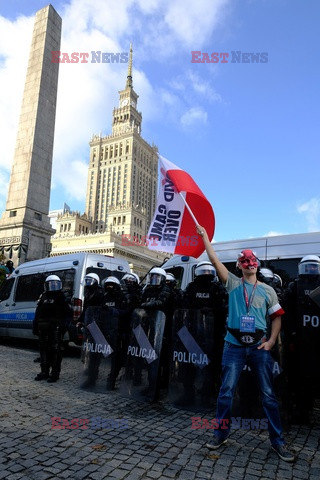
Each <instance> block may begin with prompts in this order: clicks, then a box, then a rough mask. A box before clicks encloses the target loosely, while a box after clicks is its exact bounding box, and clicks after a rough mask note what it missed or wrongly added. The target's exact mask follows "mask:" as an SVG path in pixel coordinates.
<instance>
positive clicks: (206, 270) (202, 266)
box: [194, 261, 217, 277]
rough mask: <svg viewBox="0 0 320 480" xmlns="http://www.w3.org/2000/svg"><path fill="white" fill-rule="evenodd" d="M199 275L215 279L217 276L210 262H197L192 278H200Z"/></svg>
mask: <svg viewBox="0 0 320 480" xmlns="http://www.w3.org/2000/svg"><path fill="white" fill-rule="evenodd" d="M201 275H211V276H212V277H215V276H216V275H217V272H216V269H215V268H214V266H213V265H212V263H210V262H206V261H204V262H199V263H197V265H196V268H195V269H194V276H195V277H200V276H201Z"/></svg>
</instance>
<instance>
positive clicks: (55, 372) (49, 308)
mask: <svg viewBox="0 0 320 480" xmlns="http://www.w3.org/2000/svg"><path fill="white" fill-rule="evenodd" d="M71 318H72V309H71V306H70V305H69V304H68V302H67V300H66V298H65V296H64V294H63V292H62V291H61V290H58V291H48V292H44V293H43V294H42V295H41V296H40V298H39V300H38V304H37V308H36V311H35V318H34V321H33V334H34V335H38V336H39V349H40V365H41V373H39V374H38V375H37V376H36V378H35V379H36V380H42V379H46V378H48V377H49V371H50V368H51V375H50V379H49V380H51V381H56V380H58V378H59V375H60V370H61V360H62V355H61V343H62V338H63V335H64V334H65V332H66V330H67V327H68V324H69V322H70V321H71Z"/></svg>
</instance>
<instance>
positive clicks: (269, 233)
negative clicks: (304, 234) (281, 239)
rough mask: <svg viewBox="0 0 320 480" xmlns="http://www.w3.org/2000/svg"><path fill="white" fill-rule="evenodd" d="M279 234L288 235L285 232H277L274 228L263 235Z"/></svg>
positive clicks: (273, 235)
mask: <svg viewBox="0 0 320 480" xmlns="http://www.w3.org/2000/svg"><path fill="white" fill-rule="evenodd" d="M278 235H286V234H285V233H283V232H276V231H274V230H270V232H268V233H265V234H264V235H263V237H277V236H278Z"/></svg>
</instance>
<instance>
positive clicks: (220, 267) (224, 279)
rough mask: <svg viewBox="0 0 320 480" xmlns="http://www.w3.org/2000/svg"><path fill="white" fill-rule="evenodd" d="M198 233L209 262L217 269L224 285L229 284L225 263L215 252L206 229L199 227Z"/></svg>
mask: <svg viewBox="0 0 320 480" xmlns="http://www.w3.org/2000/svg"><path fill="white" fill-rule="evenodd" d="M197 233H198V234H199V235H200V236H201V237H202V240H203V243H204V246H205V249H206V251H207V254H208V257H209V260H210V262H211V263H212V265H213V266H214V268H215V269H216V271H217V274H218V277H219V278H220V280H221V282H222V283H223V284H225V283H227V279H228V269H227V268H226V267H225V266H224V265H223V263H221V262H220V260H219V258H218V256H217V254H216V252H215V251H214V249H213V247H212V245H211V243H210V240H209V237H208V234H207V232H206V229H205V228H204V227H201V225H197Z"/></svg>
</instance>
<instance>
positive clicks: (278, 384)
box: [232, 341, 287, 424]
mask: <svg viewBox="0 0 320 480" xmlns="http://www.w3.org/2000/svg"><path fill="white" fill-rule="evenodd" d="M270 353H271V357H272V361H273V365H272V373H273V384H274V391H275V394H276V396H277V398H278V400H279V410H280V415H281V418H282V421H283V424H287V411H286V408H287V405H286V402H287V400H286V395H287V389H286V379H285V375H284V372H283V368H282V346H281V341H277V343H276V344H275V345H274V347H273V349H272V350H271V352H270ZM232 416H233V417H241V418H245V419H247V418H248V419H249V418H250V419H261V418H265V413H264V410H263V408H262V404H261V401H260V392H259V387H258V384H257V380H256V378H255V375H254V372H253V371H252V370H251V366H250V364H246V365H245V366H244V368H243V371H242V373H241V375H240V378H239V382H238V385H237V388H236V392H235V395H234V399H233V403H232Z"/></svg>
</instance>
